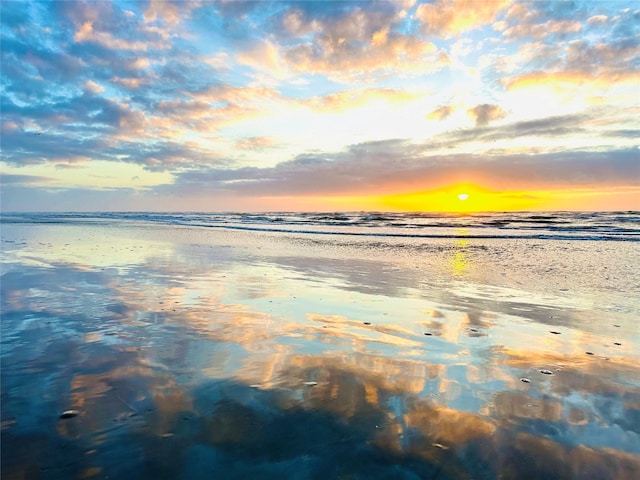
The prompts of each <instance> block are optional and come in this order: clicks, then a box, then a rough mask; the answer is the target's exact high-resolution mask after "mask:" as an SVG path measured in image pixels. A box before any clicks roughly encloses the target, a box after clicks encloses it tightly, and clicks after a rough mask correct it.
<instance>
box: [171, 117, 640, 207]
mask: <svg viewBox="0 0 640 480" xmlns="http://www.w3.org/2000/svg"><path fill="white" fill-rule="evenodd" d="M529 126H534V125H529ZM526 127H527V125H519V128H520V129H524V128H526ZM540 128H542V126H540ZM503 133H506V132H503ZM430 149H431V146H430V145H429V144H413V143H410V142H408V141H406V140H389V141H383V142H367V143H363V144H358V145H352V146H351V147H349V148H348V149H347V150H346V151H342V152H335V153H332V154H324V155H320V154H317V155H314V154H305V155H299V156H297V157H295V158H294V159H293V160H290V161H287V162H282V163H280V164H278V165H276V166H274V167H267V168H259V167H244V168H238V169H231V168H203V169H200V170H192V171H189V172H183V173H178V174H177V175H176V180H175V184H173V185H167V186H163V187H159V188H160V190H162V191H163V192H165V193H169V192H170V193H172V194H174V195H179V194H181V193H182V194H186V193H187V192H191V193H192V194H193V193H194V192H205V191H210V190H212V191H218V192H220V191H226V192H229V193H235V194H238V195H250V196H282V195H303V196H304V195H339V194H352V195H357V194H371V193H372V192H375V193H377V194H384V193H389V192H393V191H397V189H399V188H400V189H404V190H405V191H412V190H413V191H415V190H419V189H424V188H433V187H435V186H444V185H447V184H449V183H451V182H452V181H455V180H454V179H467V181H471V180H469V179H472V180H473V181H482V182H484V184H486V185H488V186H493V187H497V188H507V187H508V188H511V189H517V188H527V189H536V188H537V189H539V188H553V187H555V188H564V187H567V186H569V185H571V186H576V187H577V186H583V187H585V186H595V185H599V186H605V185H616V184H618V185H640V165H639V164H638V163H637V155H638V151H637V149H635V148H630V149H621V150H615V151H611V152H597V151H583V150H576V151H565V152H550V153H540V154H493V155H487V154H484V155H481V154H476V155H469V154H452V155H446V154H445V155H443V154H433V153H431V151H430Z"/></svg>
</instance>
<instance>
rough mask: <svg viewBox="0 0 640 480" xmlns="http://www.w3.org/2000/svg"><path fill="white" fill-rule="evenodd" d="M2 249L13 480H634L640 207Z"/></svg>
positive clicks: (147, 216) (226, 216)
mask: <svg viewBox="0 0 640 480" xmlns="http://www.w3.org/2000/svg"><path fill="white" fill-rule="evenodd" d="M0 236H1V240H2V243H1V247H2V249H1V252H0V253H1V260H2V263H1V267H2V270H1V277H0V289H1V297H0V302H1V303H0V309H1V316H2V318H1V326H0V328H1V330H0V333H1V338H0V340H1V350H0V367H1V370H0V380H1V387H2V393H1V414H2V431H1V435H2V437H1V440H2V443H1V454H2V455H1V462H2V464H1V471H2V476H3V478H56V479H59V478H142V479H143V478H149V479H151V478H153V479H157V478H185V479H187V478H189V479H191V478H194V479H200V478H221V479H234V478H258V479H261V478H265V479H266V478H274V479H275V478H277V479H316V478H318V479H332V478H335V479H338V478H354V479H395V478H398V479H423V478H426V479H431V478H433V479H436V478H437V479H440V480H442V479H470V478H474V479H512V478H513V479H528V478H530V479H538V478H540V479H542V478H544V479H583V478H589V479H603V480H604V479H607V480H608V479H632V478H637V477H639V476H640V460H638V458H639V455H640V273H639V272H640V212H593V213H592V212H518V213H512V212H508V213H483V214H469V215H446V214H430V213H387V212H376V213H372V212H346V213H344V212H331V213H260V214H253V213H252V214H241V213H149V212H135V213H2V215H1V216H0Z"/></svg>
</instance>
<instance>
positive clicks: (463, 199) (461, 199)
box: [458, 193, 469, 202]
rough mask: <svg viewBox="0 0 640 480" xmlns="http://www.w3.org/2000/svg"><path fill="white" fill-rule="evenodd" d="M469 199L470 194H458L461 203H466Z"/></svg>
mask: <svg viewBox="0 0 640 480" xmlns="http://www.w3.org/2000/svg"><path fill="white" fill-rule="evenodd" d="M467 198H469V194H468V193H459V194H458V200H460V201H461V202H464V201H465V200H466V199H467Z"/></svg>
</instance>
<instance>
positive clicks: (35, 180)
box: [0, 173, 52, 187]
mask: <svg viewBox="0 0 640 480" xmlns="http://www.w3.org/2000/svg"><path fill="white" fill-rule="evenodd" d="M51 180H52V179H51V178H50V177H43V176H39V175H18V174H10V173H0V185H2V186H3V187H4V186H6V185H39V184H46V183H48V182H50V181H51Z"/></svg>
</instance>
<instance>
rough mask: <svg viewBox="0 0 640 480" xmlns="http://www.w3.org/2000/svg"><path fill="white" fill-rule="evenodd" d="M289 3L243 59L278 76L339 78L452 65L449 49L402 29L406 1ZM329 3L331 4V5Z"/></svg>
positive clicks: (350, 79) (349, 79)
mask: <svg viewBox="0 0 640 480" xmlns="http://www.w3.org/2000/svg"><path fill="white" fill-rule="evenodd" d="M310 3H311V2H308V3H305V2H303V3H295V4H292V5H288V4H284V3H283V4H282V5H284V6H286V7H285V8H284V10H283V11H282V12H279V13H278V15H276V18H277V19H276V20H275V21H274V22H273V25H272V30H271V35H270V36H269V37H268V38H267V39H257V38H256V39H254V40H253V42H252V46H251V47H249V48H247V49H245V50H244V51H242V52H241V53H240V54H239V56H238V59H239V61H240V62H241V63H243V64H245V65H249V66H251V67H253V68H254V69H258V70H261V71H265V72H268V73H270V74H272V75H275V76H278V77H286V76H291V75H293V74H296V73H303V74H320V75H325V76H327V77H329V78H331V79H332V80H334V81H339V82H347V83H350V82H362V81H367V80H370V79H372V78H375V77H379V76H384V75H385V74H389V73H390V72H404V73H405V74H420V73H425V72H434V71H438V70H441V69H442V68H444V67H446V66H448V65H449V57H448V54H447V52H446V50H444V49H438V48H437V47H436V46H435V45H434V44H433V43H431V42H428V41H425V40H424V39H422V38H420V37H419V36H416V35H413V34H408V33H406V32H405V31H404V29H403V28H402V22H403V21H404V19H405V18H406V15H407V10H406V9H405V8H404V7H405V6H406V5H403V3H401V2H379V3H369V4H367V6H366V8H364V7H362V4H359V3H349V2H344V3H340V7H339V8H333V7H334V6H335V5H337V4H335V3H334V4H331V7H332V8H323V7H322V5H318V6H312V5H310ZM327 7H328V5H327Z"/></svg>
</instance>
